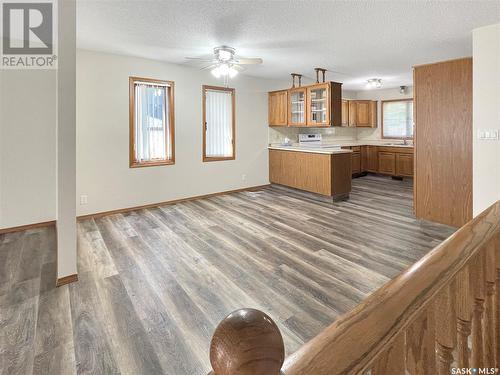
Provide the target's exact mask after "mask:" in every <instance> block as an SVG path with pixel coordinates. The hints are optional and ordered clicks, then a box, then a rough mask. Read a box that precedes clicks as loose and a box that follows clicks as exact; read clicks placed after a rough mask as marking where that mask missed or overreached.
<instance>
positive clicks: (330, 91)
mask: <svg viewBox="0 0 500 375" xmlns="http://www.w3.org/2000/svg"><path fill="white" fill-rule="evenodd" d="M341 95H342V84H340V83H336V82H326V83H318V84H315V85H311V86H307V95H306V100H307V105H306V112H307V116H306V123H307V124H306V125H307V126H311V127H321V126H341V124H342V98H341Z"/></svg>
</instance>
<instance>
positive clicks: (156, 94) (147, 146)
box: [135, 82, 172, 162]
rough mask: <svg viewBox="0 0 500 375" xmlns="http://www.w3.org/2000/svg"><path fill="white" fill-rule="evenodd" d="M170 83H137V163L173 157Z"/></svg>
mask: <svg viewBox="0 0 500 375" xmlns="http://www.w3.org/2000/svg"><path fill="white" fill-rule="evenodd" d="M167 95H168V86H166V85H156V84H149V83H142V82H141V83H136V84H135V140H136V144H135V153H136V155H135V158H136V160H137V161H138V162H145V161H153V160H167V159H170V158H171V156H172V154H171V153H172V150H171V149H170V145H169V143H170V142H167V139H169V137H170V134H168V131H169V126H168V121H169V120H168V119H169V116H168V115H167V114H168V111H169V108H168V100H167Z"/></svg>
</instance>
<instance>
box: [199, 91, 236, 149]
mask: <svg viewBox="0 0 500 375" xmlns="http://www.w3.org/2000/svg"><path fill="white" fill-rule="evenodd" d="M232 103H233V100H232V92H231V91H226V90H213V89H208V90H207V91H206V92H205V121H206V130H205V131H206V138H205V140H206V145H205V155H206V156H207V157H232V156H233V105H232Z"/></svg>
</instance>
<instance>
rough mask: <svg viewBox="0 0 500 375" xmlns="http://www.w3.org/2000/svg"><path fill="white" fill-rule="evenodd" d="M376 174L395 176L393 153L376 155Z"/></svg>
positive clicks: (394, 157) (394, 156)
mask: <svg viewBox="0 0 500 375" xmlns="http://www.w3.org/2000/svg"><path fill="white" fill-rule="evenodd" d="M378 173H382V174H390V175H395V174H396V154H395V153H394V152H380V151H379V153H378Z"/></svg>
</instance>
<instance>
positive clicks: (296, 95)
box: [288, 87, 307, 126]
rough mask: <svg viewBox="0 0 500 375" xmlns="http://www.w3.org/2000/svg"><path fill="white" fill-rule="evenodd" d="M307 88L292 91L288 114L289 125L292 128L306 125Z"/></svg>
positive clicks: (290, 92)
mask: <svg viewBox="0 0 500 375" xmlns="http://www.w3.org/2000/svg"><path fill="white" fill-rule="evenodd" d="M306 94H307V90H306V88H301V87H298V88H294V89H290V91H289V94H288V98H289V106H288V108H289V112H288V125H290V126H304V125H306V103H307V101H306Z"/></svg>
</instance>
